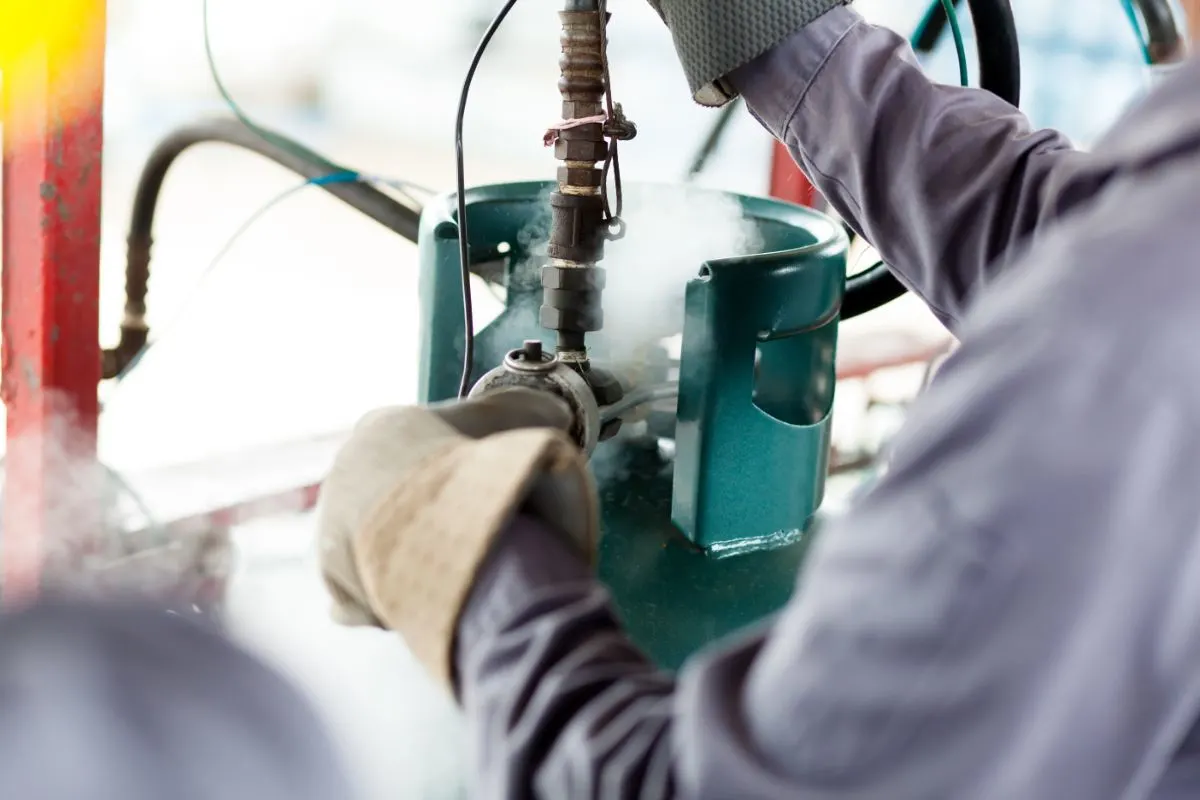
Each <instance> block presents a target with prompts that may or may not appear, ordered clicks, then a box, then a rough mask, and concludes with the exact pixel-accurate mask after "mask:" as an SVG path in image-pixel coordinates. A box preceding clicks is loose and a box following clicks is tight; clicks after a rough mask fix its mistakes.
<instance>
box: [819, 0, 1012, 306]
mask: <svg viewBox="0 0 1200 800" xmlns="http://www.w3.org/2000/svg"><path fill="white" fill-rule="evenodd" d="M956 4H957V3H956ZM967 7H968V8H969V9H970V10H971V20H972V22H973V24H974V27H975V39H976V42H977V45H976V46H977V47H978V50H979V86H980V88H982V89H986V90H987V91H990V92H992V93H993V94H995V95H996V96H997V97H999V98H1000V99H1002V100H1004V101H1006V102H1008V103H1011V104H1012V105H1014V106H1016V105H1019V104H1020V101H1021V48H1020V43H1019V41H1018V37H1017V25H1016V21H1015V20H1014V18H1013V12H1012V6H1011V5H1010V4H1009V0H967ZM939 20H940V21H939ZM945 25H946V13H945V11H944V9H943V7H942V5H941V3H940V2H938V0H935V2H934V3H933V8H931V10H930V12H929V14H927V15H926V18H925V22H924V23H923V25H922V32H921V33H919V34H918V36H917V44H918V45H922V44H923V45H925V46H927V47H930V46H931V45H932V42H933V41H934V40H935V39H932V38H931V36H932V37H936V36H937V35H938V34H940V32H941V31H942V30H943V29H944V28H945ZM906 291H908V289H907V288H906V287H905V286H904V284H902V283H901V282H900V281H899V280H898V279H897V278H896V276H895V275H893V274H892V273H891V271H890V270H889V269H888V267H887V265H886V264H884V263H883V262H882V261H881V262H879V263H877V264H875V265H874V266H872V267H870V268H868V269H865V270H863V271H862V272H860V273H858V274H857V275H854V276H852V277H850V278H848V279H847V280H846V296H845V299H844V300H843V301H842V319H844V320H846V319H853V318H854V317H857V316H860V315H862V314H865V313H867V312H868V311H873V310H875V309H876V308H879V307H880V306H882V305H885V304H887V303H890V302H892V301H893V300H895V299H897V298H899V297H901V296H902V295H903V294H904V293H905V292H906Z"/></svg>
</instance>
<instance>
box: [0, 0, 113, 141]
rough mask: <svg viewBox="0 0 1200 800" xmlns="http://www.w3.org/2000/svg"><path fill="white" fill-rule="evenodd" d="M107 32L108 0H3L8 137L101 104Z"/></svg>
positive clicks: (1, 78)
mask: <svg viewBox="0 0 1200 800" xmlns="http://www.w3.org/2000/svg"><path fill="white" fill-rule="evenodd" d="M104 32H105V0H0V94H3V99H4V118H5V121H6V126H5V128H6V130H5V136H6V138H7V137H12V136H16V137H20V136H21V135H22V134H23V133H24V132H26V131H27V130H28V127H29V126H35V127H36V128H39V129H40V127H41V126H42V125H43V124H44V121H47V120H48V121H50V122H51V123H52V124H55V125H60V124H69V123H70V121H71V119H72V117H74V116H75V115H77V114H81V113H87V112H88V111H90V110H91V109H94V108H96V107H98V103H99V100H100V97H101V93H102V89H103V86H104V74H103V73H104V66H103V57H104Z"/></svg>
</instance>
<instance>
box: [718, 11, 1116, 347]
mask: <svg viewBox="0 0 1200 800" xmlns="http://www.w3.org/2000/svg"><path fill="white" fill-rule="evenodd" d="M730 82H731V83H732V84H733V85H734V86H735V87H736V89H737V90H738V91H739V92H740V93H741V94H742V95H743V96H744V97H745V99H746V102H747V105H748V106H749V108H750V110H751V112H752V113H753V114H754V115H755V116H756V117H757V118H758V119H759V120H760V121H761V122H762V123H763V125H764V126H765V127H766V128H767V129H768V130H769V131H770V132H771V133H772V134H773V135H774V136H775V137H776V138H778V139H780V140H782V141H783V142H784V143H786V144H787V146H788V147H789V149H790V150H791V152H792V155H793V157H794V158H795V159H796V160H797V162H798V163H799V164H800V165H801V166H802V167H803V169H804V171H805V173H806V174H807V175H808V176H809V178H810V179H811V180H812V182H813V184H814V185H815V186H816V187H817V188H818V189H819V190H820V191H821V193H822V194H823V195H824V196H825V197H826V198H827V199H828V200H829V202H830V203H831V205H832V206H833V207H834V208H835V209H837V211H838V212H839V213H840V214H841V215H842V216H843V217H844V218H845V219H846V220H847V221H848V222H849V223H850V225H851V226H852V227H854V229H855V230H857V231H858V232H859V233H861V234H863V235H864V236H865V237H866V238H867V240H868V241H870V242H872V243H873V244H875V245H876V246H877V247H878V248H879V250H880V253H881V255H882V256H883V257H884V259H885V260H886V261H887V263H888V264H889V265H890V266H891V268H892V271H893V272H894V273H895V274H896V276H897V277H898V278H899V279H900V280H901V281H902V282H903V283H905V284H906V285H907V286H908V287H909V288H910V289H912V290H913V291H915V292H916V293H917V294H918V295H920V296H921V297H922V298H923V299H924V300H925V301H926V303H927V304H928V305H929V306H930V307H931V308H932V309H933V311H934V313H936V314H937V315H938V316H939V317H940V318H941V319H942V321H943V322H945V323H947V324H948V325H950V327H951V328H953V327H954V326H955V325H956V324H957V322H958V320H959V319H960V318H961V315H962V313H963V309H964V308H965V307H966V305H967V303H968V301H969V299H970V298H971V297H972V296H973V293H974V292H975V290H976V289H977V288H979V287H980V286H981V285H983V284H985V283H986V282H987V281H988V279H989V277H990V275H991V274H992V273H993V272H994V271H997V270H1000V269H1002V268H1003V265H1004V263H1005V261H1006V257H1007V256H1008V255H1009V254H1010V250H1011V249H1012V248H1013V247H1014V246H1015V245H1018V244H1020V243H1021V242H1022V240H1024V239H1026V238H1027V237H1028V236H1029V235H1030V234H1031V233H1033V232H1034V231H1035V230H1036V229H1037V228H1038V227H1039V226H1041V225H1043V224H1044V223H1045V222H1047V221H1048V220H1050V219H1053V218H1055V217H1057V216H1059V215H1061V214H1062V213H1063V212H1064V211H1065V210H1067V209H1069V208H1070V207H1072V206H1074V205H1075V204H1077V203H1078V202H1080V201H1081V200H1085V199H1087V198H1088V197H1090V196H1092V195H1094V194H1095V192H1096V191H1097V190H1098V189H1099V187H1100V186H1101V185H1102V184H1103V181H1104V180H1105V175H1104V174H1102V173H1101V174H1093V173H1089V172H1088V171H1087V170H1086V159H1087V157H1086V156H1085V155H1084V154H1082V153H1080V152H1079V151H1076V150H1075V149H1073V148H1072V146H1071V144H1070V143H1069V142H1068V141H1067V140H1066V138H1065V137H1063V136H1062V135H1060V134H1058V133H1056V132H1054V131H1048V130H1042V131H1036V130H1034V129H1033V128H1032V127H1031V125H1030V123H1029V121H1028V119H1026V117H1025V116H1024V115H1023V114H1021V113H1020V112H1019V111H1018V110H1016V109H1015V108H1013V107H1012V106H1010V105H1009V104H1007V103H1005V102H1004V101H1003V100H1001V99H999V98H998V97H996V96H995V95H993V94H991V93H989V92H985V91H983V90H980V89H964V88H960V87H952V86H943V85H939V84H936V83H933V82H931V81H930V79H929V78H927V77H926V76H925V74H924V73H923V72H922V70H921V68H920V66H918V64H917V61H916V58H915V56H914V54H913V52H912V50H911V48H910V47H909V45H908V43H907V42H906V41H905V40H904V39H903V38H902V37H900V36H898V35H897V34H896V33H894V32H893V31H891V30H888V29H886V28H882V27H878V26H875V25H870V24H868V23H866V22H865V21H863V19H862V18H861V17H860V16H859V15H858V14H857V13H856V12H855V11H853V10H852V9H850V8H849V7H839V8H836V9H834V10H832V11H830V12H829V13H827V14H825V15H824V16H823V17H821V18H820V19H818V20H817V21H816V22H813V23H811V24H810V25H808V26H807V27H806V28H803V29H801V30H799V31H798V32H796V33H793V34H791V35H790V37H789V38H787V39H786V40H785V41H784V42H783V43H782V44H780V45H778V46H776V47H774V48H773V49H772V50H770V51H769V52H768V53H767V54H766V55H764V56H761V57H759V58H758V59H757V60H755V61H753V62H751V63H749V64H747V65H746V66H743V67H741V68H740V69H738V70H736V71H735V72H734V73H733V74H732V75H731V76H730Z"/></svg>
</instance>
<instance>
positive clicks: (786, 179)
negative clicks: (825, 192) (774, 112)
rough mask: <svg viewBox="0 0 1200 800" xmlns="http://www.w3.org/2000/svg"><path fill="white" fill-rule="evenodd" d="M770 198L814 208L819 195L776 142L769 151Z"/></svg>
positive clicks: (786, 151) (783, 147)
mask: <svg viewBox="0 0 1200 800" xmlns="http://www.w3.org/2000/svg"><path fill="white" fill-rule="evenodd" d="M770 191H771V197H774V198H776V199H777V200H786V201H788V202H789V203H796V204H797V205H802V206H807V207H809V208H815V207H816V205H817V201H818V200H819V199H820V195H819V194H818V193H817V190H816V189H815V188H813V185H812V184H811V183H809V181H808V178H807V177H805V175H804V173H803V172H801V171H800V168H799V167H798V166H796V162H795V161H793V160H792V154H791V153H789V152H788V149H787V148H786V147H785V146H784V145H783V144H782V143H781V142H778V141H776V142H775V146H774V147H773V148H772V149H771V190H770Z"/></svg>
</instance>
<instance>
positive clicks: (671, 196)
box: [604, 186, 762, 361]
mask: <svg viewBox="0 0 1200 800" xmlns="http://www.w3.org/2000/svg"><path fill="white" fill-rule="evenodd" d="M622 217H623V219H624V222H625V228H626V233H625V236H624V237H623V238H621V239H619V240H617V241H615V242H612V243H610V244H609V245H608V247H607V248H606V252H605V259H604V267H605V269H606V270H607V272H608V283H607V286H606V287H605V289H604V337H605V339H606V340H608V341H609V342H610V343H611V346H612V355H613V357H614V358H616V359H617V360H621V361H625V360H634V361H636V359H637V352H638V351H639V350H640V349H641V348H644V347H647V346H650V345H653V344H655V343H657V342H659V341H661V340H663V339H665V338H668V337H671V336H675V335H677V334H679V333H680V332H681V331H682V330H683V319H684V307H683V303H684V293H685V292H686V290H687V284H688V281H690V280H692V279H693V278H696V277H697V276H698V275H699V274H700V268H701V267H702V266H703V265H704V263H705V262H706V261H711V260H715V259H720V258H729V257H731V256H740V255H749V254H751V253H756V252H760V251H761V248H762V240H761V237H760V236H759V235H758V232H757V229H756V227H755V225H754V224H753V223H752V222H751V221H750V220H748V219H746V217H745V215H744V214H743V213H742V209H741V206H740V205H739V204H738V202H737V201H736V200H735V199H733V198H731V197H728V196H727V195H723V194H719V193H716V192H713V191H711V190H709V191H706V190H702V189H692V188H688V187H676V186H641V187H634V188H631V189H627V190H626V192H625V211H624V213H623V215H622Z"/></svg>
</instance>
